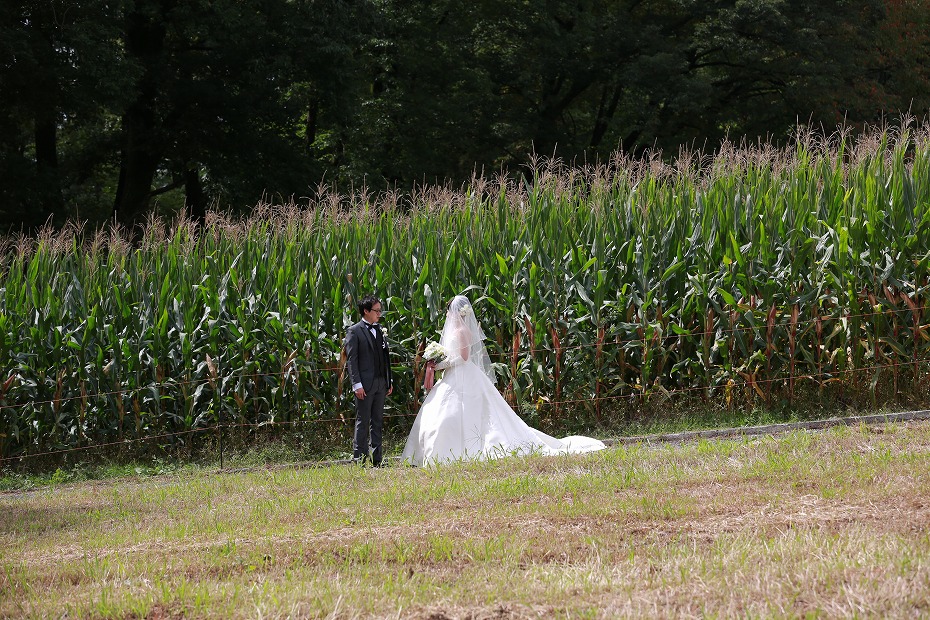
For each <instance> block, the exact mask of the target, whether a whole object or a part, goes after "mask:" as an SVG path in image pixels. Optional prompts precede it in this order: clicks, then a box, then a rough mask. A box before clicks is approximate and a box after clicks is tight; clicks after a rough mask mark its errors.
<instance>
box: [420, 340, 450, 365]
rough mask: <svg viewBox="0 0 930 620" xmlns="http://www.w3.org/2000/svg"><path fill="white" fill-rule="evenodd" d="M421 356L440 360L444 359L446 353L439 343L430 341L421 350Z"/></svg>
mask: <svg viewBox="0 0 930 620" xmlns="http://www.w3.org/2000/svg"><path fill="white" fill-rule="evenodd" d="M423 357H425V358H426V359H428V360H430V361H433V362H441V361H442V360H444V359H446V357H447V353H446V350H445V348H443V346H442V345H441V344H439V343H438V342H432V341H430V343H429V344H427V345H426V350H425V351H423Z"/></svg>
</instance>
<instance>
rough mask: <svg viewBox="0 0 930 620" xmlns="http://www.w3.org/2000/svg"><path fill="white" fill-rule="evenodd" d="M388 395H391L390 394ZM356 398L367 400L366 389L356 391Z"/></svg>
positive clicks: (361, 388)
mask: <svg viewBox="0 0 930 620" xmlns="http://www.w3.org/2000/svg"><path fill="white" fill-rule="evenodd" d="M388 393H389V394H390V392H388ZM355 397H356V398H358V399H359V400H365V388H363V387H360V388H358V389H357V390H355Z"/></svg>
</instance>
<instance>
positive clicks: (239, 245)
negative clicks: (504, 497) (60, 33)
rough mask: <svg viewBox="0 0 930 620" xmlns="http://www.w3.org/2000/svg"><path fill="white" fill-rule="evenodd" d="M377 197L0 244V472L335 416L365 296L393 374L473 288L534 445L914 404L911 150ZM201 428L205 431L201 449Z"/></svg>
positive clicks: (687, 162)
mask: <svg viewBox="0 0 930 620" xmlns="http://www.w3.org/2000/svg"><path fill="white" fill-rule="evenodd" d="M398 201H399V197H398V195H396V194H393V195H386V196H382V197H380V198H377V199H373V198H372V197H371V196H369V195H368V194H365V193H356V194H352V195H346V194H332V193H331V194H326V195H324V196H321V197H320V199H319V201H317V202H313V203H310V204H305V205H297V204H289V205H280V204H278V205H273V204H266V205H263V206H262V207H261V209H260V210H259V211H258V212H256V213H255V214H253V215H251V216H249V217H247V218H245V219H241V220H238V219H231V218H228V217H226V216H223V215H222V214H219V213H213V212H211V213H210V214H209V217H208V219H207V223H206V226H205V227H204V228H201V227H199V226H197V225H196V224H195V223H194V222H192V221H190V220H186V219H182V220H178V221H176V222H175V223H173V224H171V225H170V226H165V225H163V224H161V223H160V222H159V221H153V222H152V223H150V225H149V226H148V227H147V228H146V229H145V230H144V235H143V237H142V238H141V240H140V241H139V243H138V245H133V244H132V243H131V242H130V240H129V239H128V238H126V237H123V236H120V234H119V230H118V229H110V230H109V231H101V232H99V233H97V234H86V235H85V234H83V233H82V232H81V230H80V229H76V228H69V229H65V230H63V231H61V232H60V233H52V232H49V233H47V234H46V235H44V236H40V237H39V238H38V239H36V238H21V239H19V240H18V241H16V240H12V241H9V243H10V244H11V245H9V246H8V247H7V249H6V250H5V251H3V252H0V257H3V261H4V263H3V265H2V267H3V269H2V272H3V274H4V275H3V279H2V281H0V283H2V286H0V382H2V383H0V457H9V456H12V455H16V454H22V453H24V452H27V453H43V452H46V451H55V450H70V449H75V448H81V447H84V446H89V445H94V446H102V445H105V444H108V443H112V442H116V443H118V442H122V441H124V440H126V439H143V438H145V439H147V440H148V439H151V441H148V442H147V443H145V444H143V446H144V447H145V449H155V448H158V447H166V448H172V447H178V446H179V445H182V446H187V447H190V446H191V445H200V444H202V443H203V442H204V441H205V440H206V441H213V440H214V438H216V437H218V435H217V434H216V428H217V425H221V424H222V425H224V426H225V427H226V429H227V430H226V432H227V433H228V435H227V438H229V439H235V440H239V441H242V442H249V441H251V440H252V439H253V438H255V437H257V436H263V435H271V436H276V435H280V434H281V433H284V432H286V433H288V434H289V435H290V436H291V438H295V437H296V438H297V439H300V438H301V437H304V433H306V436H307V437H313V436H316V435H318V434H319V433H320V428H321V426H319V425H318V424H317V423H319V422H321V421H324V420H326V421H336V422H338V421H339V420H340V416H342V417H344V418H349V419H350V418H351V409H352V403H351V401H350V400H349V398H348V396H349V394H350V392H349V390H348V389H347V385H346V381H345V378H344V376H343V369H342V360H341V358H340V351H341V340H342V337H343V335H344V333H345V329H346V327H347V326H348V325H350V324H351V323H352V322H354V321H355V320H357V317H356V316H355V313H354V310H353V306H354V302H355V300H357V299H358V298H359V296H360V295H362V294H364V293H367V292H369V291H371V290H374V291H377V293H378V294H379V295H380V296H381V297H382V299H383V302H384V306H385V307H386V309H387V314H386V316H385V317H384V320H385V323H386V326H387V328H388V330H389V331H390V336H389V337H390V339H391V341H392V343H393V345H394V349H393V354H394V359H393V360H392V362H393V364H394V366H395V369H396V373H395V375H396V376H397V378H398V381H397V386H396V391H395V394H394V396H392V398H391V411H390V416H391V422H390V424H391V425H394V426H399V427H401V428H405V427H406V425H409V423H410V422H411V421H412V416H413V415H414V414H415V413H416V411H417V409H418V407H419V403H420V400H421V399H422V397H423V394H422V388H421V385H422V373H423V370H424V368H423V360H422V358H421V356H422V351H423V348H424V347H425V345H426V343H427V341H428V340H430V339H437V337H438V332H439V330H440V328H441V322H442V318H443V309H444V306H445V303H446V302H447V301H448V300H449V299H450V298H451V297H452V296H453V295H455V294H457V293H463V292H464V293H467V294H468V295H469V296H470V297H471V298H472V300H473V302H474V303H475V305H476V308H477V310H476V311H477V313H478V315H479V316H480V317H481V319H482V322H483V324H484V326H485V330H486V333H487V334H488V336H489V347H490V351H491V355H492V361H493V362H495V366H496V371H497V374H498V385H499V387H500V388H501V389H502V391H503V392H504V394H505V397H506V398H507V399H508V400H509V401H510V402H511V404H512V405H513V406H514V407H516V408H517V410H518V411H519V412H520V413H521V415H523V416H525V417H526V418H527V419H529V421H530V422H532V423H533V425H534V426H539V427H542V428H543V429H544V430H549V431H551V432H555V431H556V430H559V431H561V430H571V429H575V428H594V427H597V426H601V427H602V428H605V427H606V428H609V427H611V426H613V427H615V428H616V427H617V426H618V425H620V424H622V423H624V422H629V421H631V420H634V419H635V418H636V417H637V415H639V413H640V412H641V411H642V410H643V408H644V407H646V406H651V407H657V406H658V407H669V408H671V407H678V408H683V407H684V406H687V405H688V403H702V404H703V405H704V406H706V407H715V408H720V409H726V408H737V407H745V408H751V407H753V406H756V405H757V404H764V405H766V406H780V405H788V406H792V405H793V404H794V403H796V402H798V401H801V402H804V403H808V404H810V403H822V404H823V406H825V407H827V408H830V407H835V405H836V404H837V402H842V400H843V399H845V400H846V402H849V401H852V402H854V403H859V404H862V405H866V404H868V405H870V406H872V407H878V406H881V405H884V404H886V403H894V404H896V405H897V404H902V403H907V404H910V405H915V404H916V405H921V406H922V405H923V404H925V403H926V402H927V400H928V396H930V395H928V394H927V376H928V371H930V369H928V365H927V362H928V360H930V323H928V320H927V319H928V313H927V309H926V305H927V295H928V287H930V278H928V272H930V133H928V130H927V127H926V126H925V125H915V126H910V125H908V124H905V125H902V126H900V127H897V128H889V129H886V130H884V131H874V132H872V133H868V134H865V135H862V136H859V137H857V138H852V137H850V136H847V135H843V134H834V135H832V136H823V135H818V134H802V135H800V136H798V139H797V140H796V142H795V144H794V145H793V146H791V147H785V148H781V149H779V148H775V147H773V146H771V145H761V146H757V147H745V148H737V147H736V146H735V145H729V146H725V148H723V149H721V151H720V152H719V153H718V154H717V155H715V156H704V155H702V154H701V153H700V152H696V153H683V154H682V156H681V157H679V158H677V159H676V160H674V161H673V162H672V163H670V164H666V163H664V162H663V161H662V160H661V158H659V157H657V156H655V157H652V158H645V159H642V158H641V159H623V158H622V157H619V156H618V158H617V159H616V160H615V161H614V162H613V163H612V164H610V165H604V166H592V167H589V168H586V169H582V168H579V167H577V166H563V165H561V164H560V163H559V162H557V161H553V160H547V161H540V162H538V165H537V167H536V169H535V170H534V173H533V176H532V181H525V180H524V179H522V178H516V179H509V180H508V179H505V178H498V179H497V181H496V182H491V181H489V180H487V179H485V178H482V177H478V178H475V179H473V181H472V182H471V183H470V184H468V185H467V186H466V188H465V190H464V191H452V190H449V189H443V188H441V187H439V186H433V187H432V188H431V189H430V191H428V192H420V193H418V194H416V195H414V196H413V197H412V198H410V203H409V204H408V205H407V206H406V207H404V208H401V206H399V204H398ZM205 431H210V433H209V434H207V433H205Z"/></svg>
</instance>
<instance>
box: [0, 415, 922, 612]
mask: <svg viewBox="0 0 930 620" xmlns="http://www.w3.org/2000/svg"><path fill="white" fill-rule="evenodd" d="M0 511H2V512H0V514H2V528H0V554H2V564H3V569H2V571H0V617H42V618H46V617H67V618H78V617H92V618H97V617H113V618H200V617H211V618H279V617H309V618H368V617H377V618H380V617H384V618H396V617H401V618H432V619H434V620H440V619H443V618H535V617H565V618H600V617H617V616H651V617H658V616H678V617H691V616H720V617H733V616H764V617H772V616H774V617H785V616H787V617H794V616H814V617H816V616H824V617H837V616H859V617H914V616H920V615H927V614H930V424H928V423H926V422H915V423H909V424H897V425H886V426H876V427H866V426H860V427H851V428H850V427H841V428H836V429H833V430H829V431H824V432H806V431H805V432H792V433H788V434H784V435H778V436H772V437H764V438H756V439H740V440H724V441H699V442H695V443H689V444H685V445H652V446H650V445H636V446H626V447H617V448H611V449H608V450H606V451H603V452H600V453H596V454H593V455H586V456H584V455H583V456H571V457H532V458H507V459H502V460H498V461H494V462H490V463H472V464H455V465H451V466H445V467H435V468H426V469H413V468H407V467H401V466H391V467H387V468H383V469H377V470H375V469H360V468H357V467H350V466H334V467H327V468H317V469H268V470H260V471H253V472H248V473H219V474H218V473H215V472H208V471H201V472H198V473H185V474H182V475H180V476H174V477H153V478H140V479H119V480H115V481H107V482H102V483H101V482H95V483H81V484H74V485H64V486H58V487H54V488H44V489H40V490H38V491H30V492H19V493H7V494H3V495H0Z"/></svg>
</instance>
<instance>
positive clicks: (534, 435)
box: [401, 295, 605, 465]
mask: <svg viewBox="0 0 930 620" xmlns="http://www.w3.org/2000/svg"><path fill="white" fill-rule="evenodd" d="M484 337H485V336H484V332H483V331H482V330H481V326H480V325H479V324H478V320H477V319H476V318H475V312H474V309H473V308H472V305H471V303H469V301H468V298H467V297H465V296H464V295H458V296H456V297H455V298H454V299H453V300H452V301H451V302H450V303H449V307H448V310H447V311H446V324H445V326H444V327H443V329H442V336H441V338H440V340H439V344H440V345H441V346H442V348H443V350H444V352H445V354H446V357H445V359H444V360H442V361H441V362H439V363H438V364H435V362H433V361H431V362H429V364H430V366H432V365H433V364H435V369H436V370H444V371H445V372H444V373H443V377H442V379H441V380H440V381H439V382H438V383H437V384H436V386H435V388H433V389H431V390H430V393H429V395H428V396H427V397H426V400H425V401H424V402H423V406H422V407H421V408H420V412H419V413H418V414H417V418H416V420H414V422H413V428H412V429H411V430H410V435H409V436H408V437H407V445H406V447H405V448H404V453H403V456H402V457H401V460H402V461H404V462H407V463H410V464H412V465H424V464H429V463H439V462H443V461H454V460H464V459H487V458H495V457H499V456H507V455H511V454H565V453H569V452H590V451H593V450H600V449H602V448H604V447H605V446H604V444H603V443H602V442H600V441H598V440H597V439H591V438H590V437H580V436H572V437H566V438H565V439H556V438H554V437H550V436H549V435H546V434H545V433H542V432H540V431H538V430H536V429H534V428H531V427H530V426H528V425H527V424H526V423H525V422H524V421H523V420H521V419H520V418H519V417H518V416H517V414H516V413H514V411H513V409H511V408H510V405H508V404H507V401H505V400H504V398H503V396H501V394H500V392H498V391H497V388H496V387H495V386H494V371H493V370H492V368H491V360H490V358H489V357H488V351H487V349H486V348H485V346H484V342H482V341H483V340H484ZM431 376H432V368H428V370H427V382H426V387H427V389H430V387H431V386H430V383H431Z"/></svg>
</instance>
